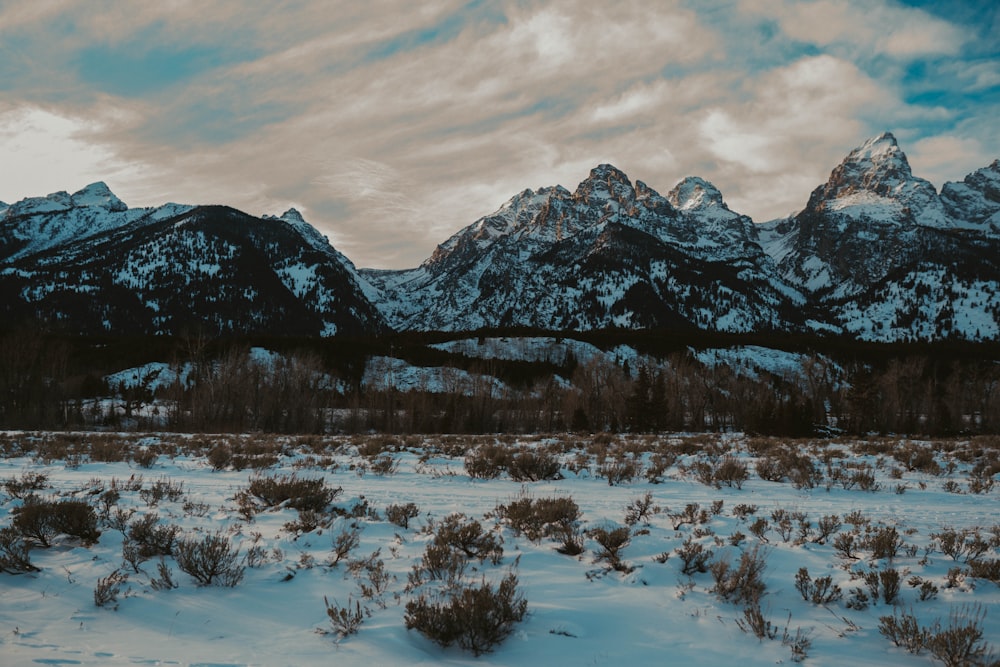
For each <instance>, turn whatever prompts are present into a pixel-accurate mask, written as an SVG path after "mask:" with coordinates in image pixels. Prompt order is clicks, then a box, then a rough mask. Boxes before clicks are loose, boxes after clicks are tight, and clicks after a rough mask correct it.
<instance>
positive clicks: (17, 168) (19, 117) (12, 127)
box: [0, 107, 120, 203]
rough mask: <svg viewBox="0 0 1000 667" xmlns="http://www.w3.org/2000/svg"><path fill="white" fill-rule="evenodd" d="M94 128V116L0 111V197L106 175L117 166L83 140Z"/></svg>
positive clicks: (20, 195) (105, 151)
mask: <svg viewBox="0 0 1000 667" xmlns="http://www.w3.org/2000/svg"><path fill="white" fill-rule="evenodd" d="M94 129H95V123H94V122H93V120H89V119H84V118H72V117H68V116H63V115H60V114H55V113H52V112H50V111H46V110H44V109H39V108H37V107H27V108H25V107H19V108H10V109H7V110H5V111H0V155H3V160H0V199H4V200H5V201H7V202H8V203H13V201H15V200H19V199H22V198H24V197H26V196H41V195H46V194H50V193H52V192H57V191H59V190H69V191H71V192H72V191H73V190H75V189H78V188H82V187H83V186H85V185H87V184H89V183H92V182H94V181H98V180H106V179H108V178H109V174H111V173H113V172H116V171H117V170H118V169H119V168H120V165H119V164H118V163H117V161H116V159H115V157H114V153H113V152H112V151H111V150H109V149H108V148H107V147H105V146H102V145H100V144H97V143H93V142H92V141H91V140H90V139H89V138H88V137H89V136H90V135H91V133H92V132H93V130H94Z"/></svg>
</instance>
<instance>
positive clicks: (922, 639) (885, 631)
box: [878, 612, 928, 653]
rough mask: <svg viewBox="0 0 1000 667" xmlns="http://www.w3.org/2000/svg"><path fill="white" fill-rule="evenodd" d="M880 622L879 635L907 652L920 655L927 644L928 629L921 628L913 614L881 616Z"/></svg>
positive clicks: (897, 613)
mask: <svg viewBox="0 0 1000 667" xmlns="http://www.w3.org/2000/svg"><path fill="white" fill-rule="evenodd" d="M878 621H879V622H878V631H879V633H880V634H881V635H882V636H883V637H886V638H887V639H889V641H891V642H892V643H893V644H895V645H896V646H898V647H899V648H901V649H903V650H905V651H909V652H910V653H920V652H921V651H922V650H923V649H924V646H925V645H926V644H927V638H928V632H927V629H926V628H921V627H920V623H919V622H918V621H917V617H916V616H914V615H913V614H901V613H899V612H896V613H895V614H893V615H892V616H880V617H879V619H878Z"/></svg>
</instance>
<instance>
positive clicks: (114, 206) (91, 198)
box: [70, 181, 128, 211]
mask: <svg viewBox="0 0 1000 667" xmlns="http://www.w3.org/2000/svg"><path fill="white" fill-rule="evenodd" d="M70 200H71V201H72V204H73V206H74V207H76V206H97V207H99V208H104V209H107V210H109V211H125V210H128V206H126V204H125V202H123V201H122V200H121V199H119V198H118V197H117V196H116V195H115V193H113V192H112V191H111V188H109V187H108V184H107V183H105V182H104V181H97V182H96V183H91V184H90V185H88V186H87V187H85V188H81V189H80V190H77V191H76V192H74V193H73V195H72V197H71V198H70Z"/></svg>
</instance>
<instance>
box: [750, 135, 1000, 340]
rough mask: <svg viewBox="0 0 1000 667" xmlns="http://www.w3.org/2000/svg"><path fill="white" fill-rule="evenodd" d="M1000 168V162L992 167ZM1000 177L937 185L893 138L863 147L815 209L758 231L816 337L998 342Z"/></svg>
mask: <svg viewBox="0 0 1000 667" xmlns="http://www.w3.org/2000/svg"><path fill="white" fill-rule="evenodd" d="M994 165H996V163H994ZM997 176H998V174H997V170H996V169H995V168H994V166H992V165H991V167H987V168H985V169H981V170H979V171H977V172H976V173H975V174H971V175H970V176H968V177H967V178H966V180H965V182H963V183H959V184H955V183H949V184H946V185H945V186H944V188H943V189H942V194H941V195H938V194H937V191H936V190H935V189H934V186H933V185H931V184H930V183H929V182H927V181H926V180H923V179H921V178H917V177H915V176H913V174H912V172H911V170H910V166H909V162H908V161H907V159H906V156H905V155H904V154H903V152H902V150H901V149H900V148H899V145H898V144H897V142H896V139H895V138H894V137H893V136H892V135H891V134H889V133H884V134H881V135H879V136H878V137H874V138H872V139H870V140H868V141H866V142H865V143H864V144H863V145H861V146H860V147H858V148H856V149H854V150H853V151H851V152H850V154H849V155H848V156H847V157H846V158H845V159H844V161H843V162H842V163H841V164H840V165H838V166H837V167H836V168H835V169H834V170H833V172H832V173H831V174H830V178H829V180H828V181H827V182H826V183H825V184H823V185H821V186H819V187H818V188H816V189H815V190H814V191H813V193H812V195H811V196H810V198H809V202H808V203H807V204H806V207H805V208H804V209H803V210H802V211H801V212H800V213H799V214H797V215H795V216H793V217H792V218H790V219H788V220H784V221H776V222H772V223H768V224H766V225H763V226H761V233H760V238H761V239H762V242H763V245H764V247H765V248H766V249H767V252H768V253H769V254H770V255H771V256H772V257H773V258H774V260H775V262H776V264H777V266H778V269H779V272H780V274H781V276H782V277H783V278H784V279H785V280H787V281H788V282H790V283H793V284H797V285H798V286H800V287H801V288H802V289H803V290H804V291H805V292H806V293H807V294H809V296H810V302H811V305H812V308H811V310H810V311H809V313H808V315H807V317H809V318H810V322H811V325H812V326H813V327H814V328H815V329H817V330H826V331H840V332H843V333H847V334H849V335H852V336H856V337H859V338H862V339H865V340H889V341H892V340H910V339H917V340H928V339H939V338H945V337H959V338H966V339H972V340H981V339H992V338H995V337H996V334H995V333H990V332H995V331H996V330H997V326H998V325H997V323H998V322H1000V318H997V316H996V314H998V313H1000V297H998V287H1000V265H998V263H997V262H995V261H994V259H993V258H994V257H997V252H996V251H997V250H998V249H1000V247H998V246H1000V237H998V236H997V235H995V234H993V233H992V231H991V230H992V227H991V223H990V220H991V216H994V215H995V214H996V211H997V210H1000V203H998V201H997V199H998V198H997V196H996V192H997V190H996V189H995V184H996V182H997V180H996V179H997Z"/></svg>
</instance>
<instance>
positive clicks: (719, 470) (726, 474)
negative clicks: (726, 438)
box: [712, 454, 749, 489]
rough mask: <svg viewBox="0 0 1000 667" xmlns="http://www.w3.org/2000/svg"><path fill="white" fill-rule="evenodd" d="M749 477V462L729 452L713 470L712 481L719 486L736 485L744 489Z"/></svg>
mask: <svg viewBox="0 0 1000 667" xmlns="http://www.w3.org/2000/svg"><path fill="white" fill-rule="evenodd" d="M747 477H749V473H748V472H747V464H746V463H744V462H743V461H742V460H740V459H738V458H737V457H735V456H732V455H729V454H727V455H726V456H724V457H722V460H721V461H719V463H718V464H717V465H716V466H715V470H714V471H713V472H712V481H713V482H714V483H715V485H716V486H717V487H718V486H721V485H723V484H725V485H726V486H728V487H730V488H732V487H734V486H735V487H736V488H737V489H742V488H743V482H745V481H746V480H747Z"/></svg>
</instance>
